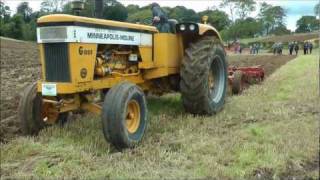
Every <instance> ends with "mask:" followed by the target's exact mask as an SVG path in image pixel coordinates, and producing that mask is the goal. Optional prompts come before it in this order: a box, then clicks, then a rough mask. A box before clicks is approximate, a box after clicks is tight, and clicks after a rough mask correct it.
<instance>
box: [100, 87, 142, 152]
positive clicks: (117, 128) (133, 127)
mask: <svg viewBox="0 0 320 180" xmlns="http://www.w3.org/2000/svg"><path fill="white" fill-rule="evenodd" d="M101 119H102V127H103V134H104V136H105V138H106V140H107V141H109V142H110V143H112V144H113V145H114V146H115V147H116V148H117V149H119V150H121V149H125V148H132V147H134V146H136V145H137V144H138V143H139V142H140V141H141V140H142V137H143V135H144V132H145V129H146V127H147V103H146V99H145V95H144V93H143V91H142V90H141V89H140V88H139V87H138V86H136V85H134V84H132V83H129V82H122V83H119V84H118V85H116V86H114V87H112V88H111V89H110V90H109V91H108V93H107V95H106V96H105V99H104V102H103V108H102V116H101Z"/></svg>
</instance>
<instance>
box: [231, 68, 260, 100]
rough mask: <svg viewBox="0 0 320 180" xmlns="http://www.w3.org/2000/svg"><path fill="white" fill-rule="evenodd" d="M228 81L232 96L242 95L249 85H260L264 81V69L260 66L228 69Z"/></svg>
mask: <svg viewBox="0 0 320 180" xmlns="http://www.w3.org/2000/svg"><path fill="white" fill-rule="evenodd" d="M228 73H229V75H228V81H229V85H230V87H231V89H232V94H240V93H241V92H242V91H243V90H244V89H246V88H248V87H249V85H252V84H258V83H260V82H262V81H263V79H264V69H263V68H262V67H261V66H260V65H259V66H252V67H236V66H229V67H228Z"/></svg>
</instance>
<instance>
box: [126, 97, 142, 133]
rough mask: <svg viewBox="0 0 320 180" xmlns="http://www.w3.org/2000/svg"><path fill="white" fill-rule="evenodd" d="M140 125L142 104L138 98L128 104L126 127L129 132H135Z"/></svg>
mask: <svg viewBox="0 0 320 180" xmlns="http://www.w3.org/2000/svg"><path fill="white" fill-rule="evenodd" d="M139 125H140V106H139V103H138V102H137V101H136V100H130V101H129V103H128V106H127V115H126V127H127V130H128V131H129V133H135V132H136V131H137V129H138V128H139Z"/></svg>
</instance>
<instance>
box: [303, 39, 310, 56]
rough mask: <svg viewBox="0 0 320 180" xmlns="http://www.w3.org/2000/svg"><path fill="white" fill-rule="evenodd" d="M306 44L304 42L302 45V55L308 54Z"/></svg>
mask: <svg viewBox="0 0 320 180" xmlns="http://www.w3.org/2000/svg"><path fill="white" fill-rule="evenodd" d="M308 46H309V45H308V42H304V44H303V53H304V55H306V54H308Z"/></svg>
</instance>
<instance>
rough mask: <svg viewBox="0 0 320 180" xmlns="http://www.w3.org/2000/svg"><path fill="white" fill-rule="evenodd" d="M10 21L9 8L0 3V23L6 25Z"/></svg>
mask: <svg viewBox="0 0 320 180" xmlns="http://www.w3.org/2000/svg"><path fill="white" fill-rule="evenodd" d="M9 19H10V7H9V6H7V5H5V4H4V2H2V1H0V21H1V22H3V23H7V22H8V21H9Z"/></svg>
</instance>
